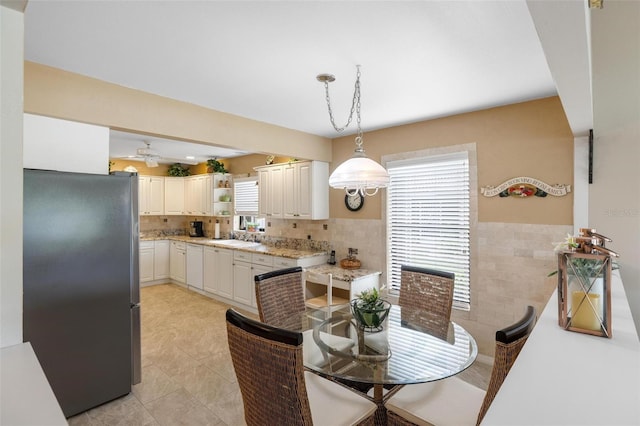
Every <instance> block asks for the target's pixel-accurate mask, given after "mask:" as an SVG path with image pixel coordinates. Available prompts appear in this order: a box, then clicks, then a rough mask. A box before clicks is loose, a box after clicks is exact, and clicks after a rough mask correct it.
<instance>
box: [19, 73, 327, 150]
mask: <svg viewBox="0 0 640 426" xmlns="http://www.w3.org/2000/svg"><path fill="white" fill-rule="evenodd" d="M24 66H25V68H24V79H25V84H24V111H25V112H29V113H33V114H39V115H45V116H48V117H55V118H62V119H66V120H72V121H78V122H82V123H90V124H97V125H101V126H106V127H109V128H111V129H116V130H125V131H132V132H135V133H141V134H145V135H149V136H155V137H167V138H170V139H177V140H185V141H191V142H200V143H205V144H214V145H218V146H223V147H228V148H237V149H241V150H243V151H248V152H265V153H275V154H278V155H290V156H296V157H299V158H310V159H314V160H321V161H331V142H330V140H329V139H327V138H323V137H320V136H315V135H310V134H308V133H303V132H299V131H295V130H291V129H286V128H284V127H279V126H274V125H271V124H266V123H263V122H259V121H255V120H250V119H247V118H243V117H239V116H236V115H231V114H226V113H223V112H219V111H214V110H211V109H207V108H203V107H200V106H197V105H193V104H190V103H186V102H180V101H177V100H174V99H169V98H165V97H162V96H158V95H153V94H151V93H145V92H142V91H139V90H134V89H129V88H126V87H123V86H118V85H116V84H111V83H107V82H105V81H101V80H97V79H94V78H89V77H85V76H82V75H80V74H74V73H70V72H67V71H63V70H60V69H57V68H52V67H47V66H44V65H40V64H36V63H34V62H29V61H25V63H24Z"/></svg>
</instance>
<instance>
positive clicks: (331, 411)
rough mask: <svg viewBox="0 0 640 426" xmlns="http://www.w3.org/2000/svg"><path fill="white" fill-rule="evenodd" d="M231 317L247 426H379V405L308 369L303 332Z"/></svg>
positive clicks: (233, 313) (232, 349) (229, 314)
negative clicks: (303, 344) (377, 412)
mask: <svg viewBox="0 0 640 426" xmlns="http://www.w3.org/2000/svg"><path fill="white" fill-rule="evenodd" d="M226 318H227V338H228V340H229V351H230V352H231V360H232V362H233V367H234V369H235V373H236V377H237V379H238V385H239V387H240V392H241V394H242V403H243V406H244V418H245V421H246V423H247V425H249V426H253V425H331V426H334V425H373V422H374V413H375V411H376V405H375V404H374V403H373V402H371V401H369V400H367V399H366V398H364V397H361V396H360V395H357V394H356V393H355V392H352V391H350V390H348V389H347V388H345V387H343V386H341V385H339V384H337V383H334V382H332V381H330V380H327V379H324V378H322V377H320V376H318V375H316V374H313V373H310V372H308V371H305V370H304V366H303V355H302V340H303V339H302V333H298V332H293V331H289V330H284V329H279V328H276V327H272V326H270V325H267V324H264V323H261V322H258V321H255V320H252V319H250V318H247V317H245V316H243V315H242V314H240V313H238V312H236V311H234V310H233V309H229V310H227V314H226Z"/></svg>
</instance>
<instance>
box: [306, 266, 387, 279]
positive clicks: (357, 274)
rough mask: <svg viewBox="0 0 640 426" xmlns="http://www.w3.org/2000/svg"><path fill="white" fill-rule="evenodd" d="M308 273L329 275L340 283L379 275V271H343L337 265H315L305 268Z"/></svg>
mask: <svg viewBox="0 0 640 426" xmlns="http://www.w3.org/2000/svg"><path fill="white" fill-rule="evenodd" d="M305 269H306V270H308V271H311V272H315V273H317V274H331V275H332V276H333V278H334V279H336V280H340V281H347V282H351V281H355V280H358V279H360V278H365V277H368V276H370V275H380V274H381V272H380V271H372V270H369V269H344V268H341V267H340V266H338V265H328V264H327V265H317V266H310V267H308V268H305Z"/></svg>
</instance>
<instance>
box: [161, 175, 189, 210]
mask: <svg viewBox="0 0 640 426" xmlns="http://www.w3.org/2000/svg"><path fill="white" fill-rule="evenodd" d="M184 199H185V195H184V178H182V177H165V178H164V214H166V215H183V214H185V209H184Z"/></svg>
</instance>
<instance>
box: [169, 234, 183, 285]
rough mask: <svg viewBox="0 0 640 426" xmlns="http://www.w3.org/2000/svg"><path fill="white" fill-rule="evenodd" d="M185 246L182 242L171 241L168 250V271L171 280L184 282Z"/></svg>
mask: <svg viewBox="0 0 640 426" xmlns="http://www.w3.org/2000/svg"><path fill="white" fill-rule="evenodd" d="M185 257H186V256H185V248H184V243H180V242H178V241H171V248H170V250H169V265H170V266H169V273H170V277H171V279H172V280H175V281H177V282H180V283H184V282H185V263H186V258H185Z"/></svg>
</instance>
